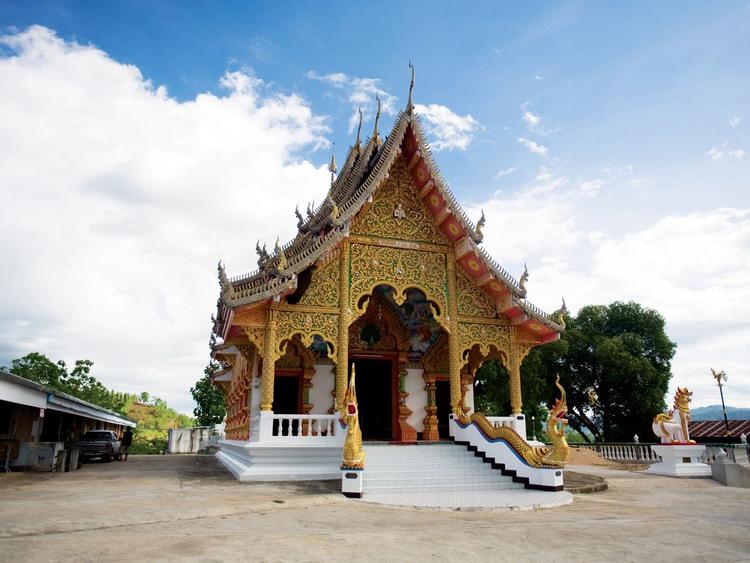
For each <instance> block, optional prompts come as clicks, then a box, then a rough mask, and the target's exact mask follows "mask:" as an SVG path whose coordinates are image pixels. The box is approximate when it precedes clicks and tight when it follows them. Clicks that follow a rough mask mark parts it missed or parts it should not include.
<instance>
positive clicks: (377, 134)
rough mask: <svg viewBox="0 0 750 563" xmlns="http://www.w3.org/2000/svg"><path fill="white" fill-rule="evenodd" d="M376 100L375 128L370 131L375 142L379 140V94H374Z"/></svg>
mask: <svg viewBox="0 0 750 563" xmlns="http://www.w3.org/2000/svg"><path fill="white" fill-rule="evenodd" d="M375 99H376V100H377V102H378V112H377V113H376V114H375V128H374V130H373V132H372V138H373V139H374V140H375V142H376V143H379V142H380V133H378V122H379V121H380V95H377V96H375Z"/></svg>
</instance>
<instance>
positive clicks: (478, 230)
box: [474, 209, 487, 243]
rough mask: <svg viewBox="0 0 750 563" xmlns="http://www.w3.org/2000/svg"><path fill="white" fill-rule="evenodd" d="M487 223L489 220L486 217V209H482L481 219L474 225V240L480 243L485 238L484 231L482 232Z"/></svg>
mask: <svg viewBox="0 0 750 563" xmlns="http://www.w3.org/2000/svg"><path fill="white" fill-rule="evenodd" d="M485 223H487V220H486V219H485V218H484V209H482V216H481V217H480V218H479V221H477V226H476V227H474V240H475V241H476V242H477V243H480V242H482V241H483V240H484V233H483V232H482V229H483V228H484V225H485Z"/></svg>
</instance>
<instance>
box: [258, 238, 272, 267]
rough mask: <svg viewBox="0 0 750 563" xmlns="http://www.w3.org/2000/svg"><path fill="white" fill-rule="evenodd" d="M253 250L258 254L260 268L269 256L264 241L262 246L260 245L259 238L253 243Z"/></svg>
mask: <svg viewBox="0 0 750 563" xmlns="http://www.w3.org/2000/svg"><path fill="white" fill-rule="evenodd" d="M255 252H256V253H257V254H258V268H262V267H263V264H264V263H266V262H267V261H268V259H269V258H270V256H269V255H268V251H267V250H266V243H265V242H264V243H263V248H261V247H260V240H258V242H256V243H255Z"/></svg>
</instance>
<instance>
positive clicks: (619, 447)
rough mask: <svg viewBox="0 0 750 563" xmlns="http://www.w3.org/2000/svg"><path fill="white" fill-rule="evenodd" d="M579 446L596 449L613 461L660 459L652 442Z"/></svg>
mask: <svg viewBox="0 0 750 563" xmlns="http://www.w3.org/2000/svg"><path fill="white" fill-rule="evenodd" d="M578 447H580V448H586V449H589V450H592V451H595V452H596V453H598V454H599V455H600V456H602V457H603V458H604V459H610V460H613V461H625V462H635V463H650V462H656V461H659V460H660V458H659V456H658V455H656V454H655V453H654V452H653V450H651V445H650V444H640V443H637V442H633V443H623V444H591V445H588V444H585V445H581V446H578Z"/></svg>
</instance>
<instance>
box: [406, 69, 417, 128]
mask: <svg viewBox="0 0 750 563" xmlns="http://www.w3.org/2000/svg"><path fill="white" fill-rule="evenodd" d="M409 68H410V69H411V82H409V101H408V102H407V103H406V113H408V114H409V115H411V114H412V112H413V110H414V104H413V103H412V92H413V91H414V78H415V76H416V71H415V70H414V65H413V64H411V60H410V61H409Z"/></svg>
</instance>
